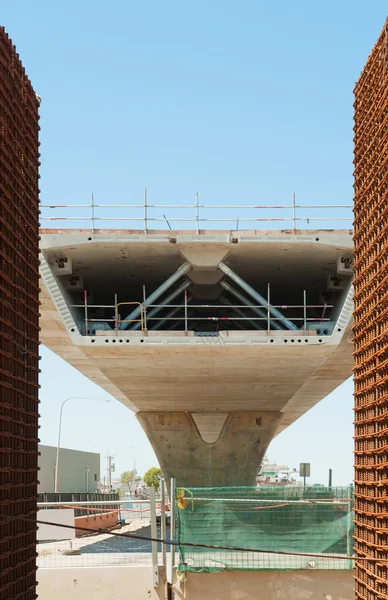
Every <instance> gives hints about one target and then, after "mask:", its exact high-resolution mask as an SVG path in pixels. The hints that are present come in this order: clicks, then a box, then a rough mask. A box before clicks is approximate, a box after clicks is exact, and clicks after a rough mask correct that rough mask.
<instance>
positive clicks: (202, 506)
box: [177, 486, 353, 571]
mask: <svg viewBox="0 0 388 600" xmlns="http://www.w3.org/2000/svg"><path fill="white" fill-rule="evenodd" d="M177 512H178V537H177V539H178V542H179V544H180V553H181V560H180V563H179V569H180V570H182V571H213V570H222V569H242V570H243V569H260V568H266V569H268V568H269V569H271V568H274V569H277V568H280V569H287V568H292V569H295V568H305V567H306V564H308V563H309V562H311V560H314V562H315V563H316V564H317V563H318V562H319V563H320V565H321V567H322V568H329V564H328V563H327V561H326V562H325V561H324V559H325V554H326V555H328V554H330V555H336V557H337V555H338V559H337V558H336V564H335V567H336V568H349V567H350V566H351V561H350V560H349V561H348V560H341V558H340V557H341V556H342V557H344V556H347V555H348V553H349V552H350V551H351V548H352V545H353V543H352V539H353V537H352V536H353V513H352V490H351V489H350V488H321V487H320V488H318V487H306V488H301V487H286V486H285V487H276V488H275V487H274V488H267V487H260V488H253V487H228V488H191V489H182V488H181V489H179V490H178V491H177ZM185 543H192V544H202V545H204V546H209V547H208V548H205V547H196V548H194V547H189V546H185ZM211 546H223V547H224V548H223V549H217V548H211ZM225 547H233V548H237V549H236V550H227V549H226V548H225ZM248 550H261V551H263V552H262V553H259V552H257V553H255V552H249V551H248ZM281 552H284V553H287V554H285V555H281V554H279V553H281ZM288 553H291V554H292V553H310V554H316V555H317V556H316V557H298V556H295V555H294V556H289V555H288ZM324 562H325V564H323V563H324ZM331 566H332V567H333V566H334V565H333V563H331Z"/></svg>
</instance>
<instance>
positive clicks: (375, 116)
mask: <svg viewBox="0 0 388 600" xmlns="http://www.w3.org/2000/svg"><path fill="white" fill-rule="evenodd" d="M354 144H355V158H354V165H355V171H354V176H355V183H354V189H355V200H354V275H355V277H354V289H355V296H354V302H355V309H354V320H355V324H354V344H355V349H354V361H355V362H354V385H355V552H356V555H357V556H359V557H363V558H365V557H367V558H370V559H379V560H378V561H373V560H370V561H356V571H355V579H356V581H355V592H356V597H357V598H365V599H368V600H374V599H377V598H379V599H380V598H388V20H387V21H386V24H385V27H384V29H383V31H382V33H381V35H380V37H379V39H378V41H377V43H376V45H375V47H374V48H373V50H372V52H371V54H370V56H369V58H368V61H367V63H366V66H365V68H364V70H363V72H362V73H361V76H360V78H359V80H358V82H357V84H356V87H355V102H354ZM384 561H385V562H384Z"/></svg>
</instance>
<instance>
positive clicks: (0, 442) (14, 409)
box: [0, 28, 39, 600]
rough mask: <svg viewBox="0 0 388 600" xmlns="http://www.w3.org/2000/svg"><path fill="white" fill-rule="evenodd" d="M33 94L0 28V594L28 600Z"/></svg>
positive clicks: (33, 408)
mask: <svg viewBox="0 0 388 600" xmlns="http://www.w3.org/2000/svg"><path fill="white" fill-rule="evenodd" d="M38 105H39V102H38V99H37V97H36V95H35V93H34V90H33V89H32V86H31V83H30V81H29V80H28V78H27V76H26V74H25V71H24V69H23V66H22V64H21V62H20V60H19V56H18V54H17V53H16V50H15V47H14V46H13V45H12V41H11V40H10V39H9V38H8V36H7V34H6V33H5V31H4V29H3V28H0V108H1V110H0V125H1V127H0V143H1V152H0V240H1V263H0V295H1V302H0V597H1V598H2V600H8V599H10V600H11V599H12V600H14V599H15V598H18V599H20V600H22V599H23V600H24V599H25V600H27V599H30V598H31V599H32V598H35V597H36V595H35V584H36V582H35V579H36V572H35V571H36V567H35V562H36V559H35V552H36V548H35V543H36V523H35V520H36V500H37V478H38V316H39V302H38V294H39V289H38V267H39V260H38V240H39V237H38V236H39V232H38V226H39V224H38V193H39V189H38V166H39V142H38V132H39V125H38V119H39V117H38Z"/></svg>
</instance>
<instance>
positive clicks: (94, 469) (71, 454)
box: [38, 444, 100, 494]
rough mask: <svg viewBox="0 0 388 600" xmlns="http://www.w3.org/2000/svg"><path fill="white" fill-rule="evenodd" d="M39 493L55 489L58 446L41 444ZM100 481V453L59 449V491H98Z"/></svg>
mask: <svg viewBox="0 0 388 600" xmlns="http://www.w3.org/2000/svg"><path fill="white" fill-rule="evenodd" d="M38 448H39V452H40V456H39V468H40V471H39V482H40V483H39V485H38V493H39V494H45V493H46V494H48V493H51V492H54V490H55V461H56V453H57V448H56V447H55V446H43V445H41V444H39V447H38ZM99 481H100V455H99V454H97V453H96V452H82V451H80V450H70V449H68V448H61V449H60V451H59V469H58V491H59V492H96V491H97V484H98V482H99Z"/></svg>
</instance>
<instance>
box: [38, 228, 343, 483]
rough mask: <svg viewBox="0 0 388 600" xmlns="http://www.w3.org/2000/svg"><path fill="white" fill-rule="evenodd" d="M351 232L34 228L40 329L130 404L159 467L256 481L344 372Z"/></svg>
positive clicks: (184, 475)
mask: <svg viewBox="0 0 388 600" xmlns="http://www.w3.org/2000/svg"><path fill="white" fill-rule="evenodd" d="M351 256H352V232H351V231H350V230H336V231H334V230H313V231H311V230H309V231H301V230H297V231H296V232H293V231H243V232H241V231H240V232H230V231H203V232H201V233H200V234H198V233H197V232H190V231H154V232H147V233H144V232H143V231H128V230H96V231H95V232H94V233H90V231H89V230H81V229H77V230H71V229H64V230H58V229H57V230H53V229H43V230H41V257H40V258H41V267H40V273H41V341H42V343H43V344H45V345H46V346H47V347H48V348H50V349H51V350H52V351H54V352H55V353H56V354H58V355H59V356H60V357H62V358H63V359H64V360H66V361H67V362H69V363H70V364H71V365H72V366H74V367H75V368H76V369H78V370H79V371H80V372H81V373H83V374H84V375H85V376H87V377H88V378H89V379H90V380H92V381H93V382H95V383H97V384H98V385H100V386H101V387H102V388H103V389H104V390H106V391H107V392H109V393H110V394H112V395H113V396H114V397H115V398H117V399H118V400H120V401H121V402H123V403H124V404H125V405H126V406H127V407H128V409H130V410H132V411H134V412H135V413H136V415H137V418H138V420H139V421H140V423H141V424H142V426H143V428H144V430H145V432H146V434H147V436H148V438H149V440H150V442H151V444H152V446H153V448H154V450H155V453H156V455H157V457H158V460H159V462H160V466H161V468H162V470H163V472H164V475H165V477H166V478H170V477H175V478H176V480H177V484H178V485H190V486H220V485H252V484H253V483H254V481H255V476H256V473H257V470H258V467H259V465H260V462H261V459H262V457H263V455H264V453H265V451H266V449H267V446H268V444H269V442H270V441H271V440H272V439H273V437H274V436H276V435H277V434H279V433H280V432H281V431H283V430H284V429H285V428H286V427H288V426H289V425H290V424H291V423H293V422H294V421H295V420H296V419H298V418H299V417H300V416H301V415H303V414H304V413H305V412H306V411H308V410H309V409H310V408H312V407H313V406H314V405H315V404H316V403H317V402H319V401H320V400H321V399H322V398H324V397H325V396H326V395H327V394H329V393H330V392H331V391H332V390H334V389H335V388H336V387H337V386H338V385H340V384H341V383H342V382H343V381H344V380H345V379H347V378H348V377H349V376H350V375H351V373H352V343H351V342H352V340H351V315H352V308H353V302H352V295H353V288H352V258H351Z"/></svg>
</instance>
